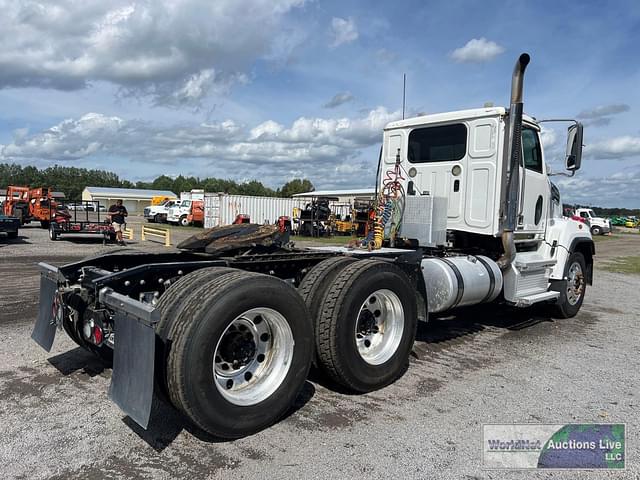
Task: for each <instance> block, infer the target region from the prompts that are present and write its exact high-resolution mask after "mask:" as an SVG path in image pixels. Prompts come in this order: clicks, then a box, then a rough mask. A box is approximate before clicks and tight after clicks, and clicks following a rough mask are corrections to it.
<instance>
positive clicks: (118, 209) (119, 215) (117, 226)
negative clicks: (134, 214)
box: [108, 200, 129, 246]
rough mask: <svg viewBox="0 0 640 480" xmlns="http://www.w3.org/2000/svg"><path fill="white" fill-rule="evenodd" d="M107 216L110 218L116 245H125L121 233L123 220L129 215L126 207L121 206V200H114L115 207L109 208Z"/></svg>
mask: <svg viewBox="0 0 640 480" xmlns="http://www.w3.org/2000/svg"><path fill="white" fill-rule="evenodd" d="M108 215H109V216H110V217H111V225H112V226H113V229H114V230H115V231H116V241H117V243H118V245H123V246H124V245H126V244H125V243H124V240H123V238H122V232H124V225H125V218H126V217H127V216H128V215H129V212H127V207H125V206H124V205H122V200H116V203H115V205H111V206H110V207H109V212H108Z"/></svg>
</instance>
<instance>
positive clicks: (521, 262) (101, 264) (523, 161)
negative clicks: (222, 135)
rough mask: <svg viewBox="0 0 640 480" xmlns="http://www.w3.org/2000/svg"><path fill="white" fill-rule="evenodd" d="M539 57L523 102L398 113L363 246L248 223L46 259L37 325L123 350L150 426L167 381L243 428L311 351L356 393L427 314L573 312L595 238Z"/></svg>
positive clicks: (295, 378) (216, 426)
mask: <svg viewBox="0 0 640 480" xmlns="http://www.w3.org/2000/svg"><path fill="white" fill-rule="evenodd" d="M528 63H529V56H528V55H526V54H523V55H521V56H520V57H519V59H518V61H517V63H516V65H515V69H514V72H513V78H512V88H511V102H510V105H509V107H508V108H501V107H491V108H481V109H473V110H464V111H458V112H449V113H441V114H434V115H426V116H421V117H417V118H410V119H406V120H400V121H396V122H392V123H390V124H389V125H387V126H386V128H385V129H384V133H383V145H382V149H381V154H380V159H379V165H378V175H377V179H376V184H377V190H378V191H377V194H376V204H375V205H376V215H375V219H374V221H373V225H372V228H371V230H370V232H371V233H370V234H369V236H368V237H367V238H366V239H364V240H361V241H360V242H359V244H358V245H356V246H355V247H353V248H346V247H335V248H328V247H324V248H321V249H298V248H295V247H294V246H292V244H291V243H289V242H288V238H287V235H286V232H284V233H282V232H279V231H278V232H276V234H275V236H267V237H268V238H267V237H265V236H264V235H263V236H262V237H260V235H262V234H263V233H264V232H265V231H269V229H270V228H272V227H270V226H258V225H251V224H245V225H232V226H228V227H218V228H215V229H211V230H209V231H208V232H205V233H204V234H199V235H198V236H196V237H194V239H192V240H190V241H187V242H186V243H185V244H182V245H181V247H182V249H181V250H179V251H176V252H169V253H155V254H152V253H145V252H136V251H129V252H127V251H118V252H116V253H113V254H107V255H102V256H98V257H94V258H89V259H86V260H83V261H80V262H76V263H73V264H69V265H65V266H63V267H59V268H56V267H53V266H50V265H47V264H41V265H40V267H41V270H42V276H41V287H40V309H39V315H38V319H37V320H36V324H35V328H34V331H33V334H32V337H33V338H34V340H35V341H36V342H38V343H39V344H40V345H41V346H42V347H44V348H45V350H47V351H49V350H50V348H51V346H52V342H53V340H54V336H55V332H56V327H61V328H63V329H64V330H65V331H66V332H67V334H68V335H69V336H70V337H71V338H72V339H73V340H74V341H75V342H77V343H78V344H79V345H81V346H82V347H84V348H86V349H88V350H90V351H93V352H95V353H96V354H97V355H100V356H101V357H102V358H104V359H106V361H112V362H113V374H112V379H111V386H110V389H109V395H110V397H111V398H112V399H113V401H115V402H116V403H117V404H118V405H119V406H120V407H121V409H122V410H123V411H124V412H125V413H126V414H127V415H129V416H130V417H131V418H132V419H133V420H134V421H136V422H138V423H139V424H140V425H142V426H143V427H145V428H146V427H147V425H148V422H149V418H150V412H151V402H152V398H153V395H154V391H155V392H156V393H158V394H160V395H162V396H164V397H165V399H166V400H167V401H168V402H170V403H171V404H172V405H173V406H174V407H175V408H176V409H177V410H179V411H181V412H182V413H183V414H184V415H185V416H186V417H188V418H189V419H190V420H191V422H193V423H194V424H195V425H197V426H198V427H200V428H201V429H203V430H205V431H207V432H209V433H211V434H213V435H216V436H218V437H222V438H237V437H241V436H245V435H249V434H252V433H254V432H256V431H259V430H261V429H263V428H266V427H268V426H269V425H271V424H272V423H274V422H275V421H277V420H278V419H279V418H280V417H281V416H282V415H284V414H285V412H286V411H287V410H288V409H289V408H291V405H292V404H293V402H294V400H295V398H296V396H297V395H298V394H299V392H300V391H301V389H302V387H303V384H304V382H305V380H306V378H307V374H308V371H309V368H310V365H311V364H312V362H315V363H316V364H317V366H318V368H320V369H322V370H323V371H324V372H325V373H326V374H327V375H328V376H329V377H330V378H331V379H333V381H335V382H336V383H337V384H340V385H342V386H343V387H344V388H346V389H349V390H351V391H353V392H369V391H372V390H376V389H379V388H382V387H384V386H386V385H388V384H389V383H391V382H393V381H394V380H396V379H397V378H398V377H399V376H401V375H402V373H403V372H404V371H405V370H406V366H407V364H408V359H409V354H410V352H411V349H412V346H413V342H414V339H415V335H416V328H417V322H418V321H427V322H428V321H429V318H430V316H434V315H436V314H439V313H440V312H448V311H451V310H455V309H456V308H461V307H468V306H470V305H476V304H480V303H494V304H498V303H501V304H507V305H511V306H514V307H531V306H535V305H542V304H544V305H546V306H547V307H550V308H552V309H554V311H555V315H556V316H557V317H558V318H567V317H572V316H574V315H576V314H577V313H578V311H579V309H580V307H581V305H582V302H583V299H584V297H585V292H586V287H587V285H588V284H591V281H592V275H593V256H594V254H595V249H594V244H593V241H592V239H591V233H590V231H589V229H588V228H587V227H586V226H585V225H584V224H583V223H582V222H577V221H574V220H571V219H569V218H566V217H563V216H562V201H561V199H560V194H559V191H558V189H557V188H556V187H555V186H554V185H553V184H552V183H551V181H550V179H549V174H548V170H547V165H546V162H545V157H544V150H543V146H542V144H541V142H540V123H541V122H540V121H537V120H536V119H535V118H533V117H530V116H527V115H524V114H523V101H522V91H523V79H524V72H525V68H526V66H527V64H528ZM570 122H571V126H570V127H569V128H568V132H567V151H566V158H565V166H566V170H567V172H566V175H573V174H574V173H575V172H576V171H577V170H578V169H579V168H580V160H581V152H582V125H580V124H579V123H578V122H575V121H570ZM273 228H276V227H273ZM242 229H246V230H242ZM243 232H244V234H243ZM265 238H267V241H263V240H264V239H265ZM260 239H262V240H260Z"/></svg>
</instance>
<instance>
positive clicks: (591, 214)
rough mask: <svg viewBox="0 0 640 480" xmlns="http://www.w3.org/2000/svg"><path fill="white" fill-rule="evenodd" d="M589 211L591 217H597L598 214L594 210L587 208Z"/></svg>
mask: <svg viewBox="0 0 640 480" xmlns="http://www.w3.org/2000/svg"><path fill="white" fill-rule="evenodd" d="M587 211H588V212H589V216H590V217H595V216H596V214H595V213H594V212H593V210H587Z"/></svg>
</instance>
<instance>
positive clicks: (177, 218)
mask: <svg viewBox="0 0 640 480" xmlns="http://www.w3.org/2000/svg"><path fill="white" fill-rule="evenodd" d="M167 222H169V223H174V224H177V225H180V226H182V227H188V226H189V225H199V226H202V225H204V201H203V200H180V201H179V202H177V203H176V204H175V205H173V206H172V207H171V208H169V212H168V214H167Z"/></svg>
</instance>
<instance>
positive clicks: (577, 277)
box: [553, 252, 587, 318]
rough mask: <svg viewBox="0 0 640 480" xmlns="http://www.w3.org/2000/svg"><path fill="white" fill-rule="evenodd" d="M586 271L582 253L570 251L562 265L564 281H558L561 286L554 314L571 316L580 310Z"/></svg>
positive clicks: (584, 289)
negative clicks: (564, 263)
mask: <svg viewBox="0 0 640 480" xmlns="http://www.w3.org/2000/svg"><path fill="white" fill-rule="evenodd" d="M586 272H587V266H586V262H585V260H584V255H582V253H580V252H573V253H571V255H569V258H568V260H567V263H566V265H565V267H564V277H563V278H564V282H560V283H559V284H560V285H562V288H558V290H559V291H560V296H559V297H558V302H557V303H556V304H555V305H554V312H553V313H554V314H555V316H557V317H559V318H571V317H575V316H576V315H577V313H578V312H579V311H580V307H582V302H583V301H584V295H585V293H586V290H587V281H586ZM565 282H566V283H565Z"/></svg>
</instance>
